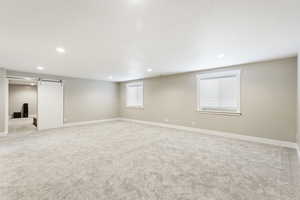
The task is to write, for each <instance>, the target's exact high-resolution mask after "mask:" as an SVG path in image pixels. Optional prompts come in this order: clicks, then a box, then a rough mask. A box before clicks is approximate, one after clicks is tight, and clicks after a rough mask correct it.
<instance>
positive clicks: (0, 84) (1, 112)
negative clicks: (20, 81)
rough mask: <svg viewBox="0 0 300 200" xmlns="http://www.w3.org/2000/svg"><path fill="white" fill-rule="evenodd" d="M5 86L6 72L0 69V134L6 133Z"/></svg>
mask: <svg viewBox="0 0 300 200" xmlns="http://www.w3.org/2000/svg"><path fill="white" fill-rule="evenodd" d="M7 84H8V82H7V79H6V70H4V69H2V68H0V91H1V92H0V134H1V133H5V132H6V131H7V130H6V128H7V127H6V120H7V116H6V115H7V114H6V113H7V98H8V97H7V87H8V86H7Z"/></svg>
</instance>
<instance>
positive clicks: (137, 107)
mask: <svg viewBox="0 0 300 200" xmlns="http://www.w3.org/2000/svg"><path fill="white" fill-rule="evenodd" d="M126 108H132V109H144V106H126Z"/></svg>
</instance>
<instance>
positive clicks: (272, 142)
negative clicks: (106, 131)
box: [120, 118, 298, 149]
mask: <svg viewBox="0 0 300 200" xmlns="http://www.w3.org/2000/svg"><path fill="white" fill-rule="evenodd" d="M120 120H123V121H128V122H135V123H142V124H148V125H153V126H160V127H165V128H172V129H178V130H184V131H192V132H199V133H203V134H207V135H216V136H221V137H226V138H233V139H237V140H244V141H251V142H256V143H262V144H270V145H275V146H281V147H288V148H293V149H297V147H298V145H297V144H296V143H293V142H286V141H280V140H273V139H267V138H261V137H254V136H245V135H239V134H236V133H229V132H222V131H214V130H207V129H200V128H192V127H187V126H179V125H172V124H166V123H158V122H150V121H141V120H134V119H128V118H120Z"/></svg>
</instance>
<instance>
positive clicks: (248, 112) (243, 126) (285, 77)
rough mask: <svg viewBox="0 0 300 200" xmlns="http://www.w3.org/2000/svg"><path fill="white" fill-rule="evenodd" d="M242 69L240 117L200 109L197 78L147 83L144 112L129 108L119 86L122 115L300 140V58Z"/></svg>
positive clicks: (187, 75)
mask: <svg viewBox="0 0 300 200" xmlns="http://www.w3.org/2000/svg"><path fill="white" fill-rule="evenodd" d="M226 69H241V70H242V71H241V112H242V115H241V116H225V115H217V114H205V113H201V112H198V111H196V109H197V103H196V95H197V93H196V74H198V73H199V72H193V73H184V74H178V75H171V76H162V77H156V78H149V79H145V80H144V108H143V109H137V108H127V107H126V102H125V101H126V83H128V82H124V83H121V87H120V89H121V108H120V113H121V117H125V118H131V119H137V120H145V121H152V122H162V123H170V124H174V125H183V126H189V127H195V128H201V129H210V130H217V131H224V132H231V133H237V134H241V135H246V136H256V137H263V138H269V139H276V140H282V141H291V142H295V141H296V110H297V109H296V103H297V95H296V94H297V88H296V87H297V76H296V74H297V71H296V70H297V59H296V57H294V58H287V59H280V60H274V61H268V62H260V63H253V64H245V65H239V66H234V67H229V68H226Z"/></svg>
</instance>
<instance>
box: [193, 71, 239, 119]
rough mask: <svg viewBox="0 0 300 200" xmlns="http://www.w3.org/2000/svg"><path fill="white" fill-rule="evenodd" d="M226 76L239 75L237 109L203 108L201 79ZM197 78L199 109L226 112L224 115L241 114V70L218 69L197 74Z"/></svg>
mask: <svg viewBox="0 0 300 200" xmlns="http://www.w3.org/2000/svg"><path fill="white" fill-rule="evenodd" d="M226 76H236V77H237V87H238V94H237V103H238V105H237V107H238V108H237V111H236V112H234V111H225V110H222V109H220V110H218V109H212V110H209V109H203V108H202V107H201V102H200V93H201V91H200V81H201V79H209V78H218V77H220V78H221V77H226ZM196 78H197V111H198V112H202V113H208V114H209V113H212V114H224V115H241V114H242V113H241V70H240V69H235V70H226V71H218V72H203V73H200V74H198V75H197V76H196Z"/></svg>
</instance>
